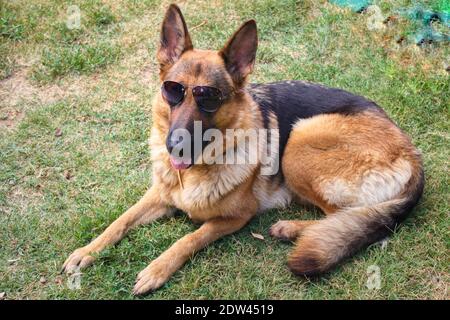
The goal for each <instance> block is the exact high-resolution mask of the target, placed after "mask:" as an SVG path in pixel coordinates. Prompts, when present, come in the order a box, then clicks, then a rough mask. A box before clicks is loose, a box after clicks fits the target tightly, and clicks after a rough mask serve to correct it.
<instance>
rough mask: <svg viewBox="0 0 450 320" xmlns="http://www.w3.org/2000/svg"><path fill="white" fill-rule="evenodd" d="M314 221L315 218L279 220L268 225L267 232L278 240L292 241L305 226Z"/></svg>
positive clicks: (315, 221)
mask: <svg viewBox="0 0 450 320" xmlns="http://www.w3.org/2000/svg"><path fill="white" fill-rule="evenodd" d="M315 223H317V220H280V221H278V222H277V223H275V224H274V225H273V226H272V227H270V230H269V233H270V235H271V236H272V237H275V238H278V239H280V240H284V241H294V240H296V239H297V238H298V237H299V236H300V234H301V233H302V231H303V230H304V229H305V228H306V227H308V226H311V225H313V224H315Z"/></svg>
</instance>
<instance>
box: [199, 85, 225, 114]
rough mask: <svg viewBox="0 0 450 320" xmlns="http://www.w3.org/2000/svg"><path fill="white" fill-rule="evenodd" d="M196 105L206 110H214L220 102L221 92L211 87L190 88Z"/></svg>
mask: <svg viewBox="0 0 450 320" xmlns="http://www.w3.org/2000/svg"><path fill="white" fill-rule="evenodd" d="M192 94H193V95H194V99H195V102H196V103H197V105H198V107H199V108H200V109H202V110H204V111H206V112H214V111H216V110H217V109H219V107H220V105H221V103H222V92H221V91H220V90H219V89H217V88H213V87H195V88H194V89H192Z"/></svg>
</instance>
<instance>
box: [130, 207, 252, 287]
mask: <svg viewBox="0 0 450 320" xmlns="http://www.w3.org/2000/svg"><path fill="white" fill-rule="evenodd" d="M251 217H252V216H251V215H247V216H245V217H233V218H216V219H212V220H209V221H207V222H205V223H204V224H203V225H202V226H201V227H200V228H199V229H197V230H196V231H194V232H193V233H190V234H188V235H186V236H184V237H183V238H181V239H180V240H178V241H177V242H175V243H174V244H173V245H172V246H171V247H170V248H169V249H168V250H166V251H165V252H164V253H163V254H161V255H160V256H159V257H158V258H156V259H155V260H153V261H152V263H150V265H149V266H148V267H147V268H145V269H144V270H142V271H141V273H139V275H138V277H137V282H136V285H135V286H134V289H133V294H135V295H140V294H144V293H146V292H148V291H152V290H155V289H158V288H159V287H161V286H162V285H163V284H164V283H166V282H167V280H169V278H170V276H171V275H172V274H173V273H175V272H176V271H177V270H178V269H179V268H180V267H181V266H182V265H183V264H184V263H185V262H186V261H187V260H188V259H189V258H190V257H191V256H192V255H193V254H194V253H196V252H197V251H199V250H200V249H202V248H204V247H205V246H207V245H208V244H210V243H211V242H213V241H215V240H217V239H219V238H221V237H223V236H225V235H227V234H230V233H233V232H235V231H237V230H239V229H241V228H242V227H243V226H245V224H246V223H247V222H248V221H249V220H250V219H251Z"/></svg>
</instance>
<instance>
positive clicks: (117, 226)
mask: <svg viewBox="0 0 450 320" xmlns="http://www.w3.org/2000/svg"><path fill="white" fill-rule="evenodd" d="M172 212H173V209H171V208H169V207H168V206H167V205H166V204H165V203H164V202H163V201H162V199H161V196H160V192H159V191H158V187H157V186H153V187H151V188H150V189H149V190H148V191H147V193H146V194H145V195H144V196H143V197H142V198H141V200H139V201H138V202H137V203H136V204H135V205H134V206H132V207H131V208H130V209H128V210H127V211H126V212H125V213H124V214H122V215H121V216H120V217H119V218H117V219H116V220H115V221H114V222H113V223H112V224H111V225H110V226H109V227H108V228H106V230H105V231H104V232H103V233H102V234H101V235H100V236H98V237H97V238H95V239H94V240H93V241H92V242H91V243H89V244H88V245H86V246H84V247H81V248H78V249H77V250H75V251H74V252H73V253H72V254H71V255H70V256H69V257H68V258H67V260H66V261H65V262H64V265H63V267H62V272H68V273H71V272H74V271H75V270H77V269H82V268H84V267H87V266H89V265H90V264H92V262H93V261H94V260H95V257H94V255H95V254H96V253H99V252H100V251H102V250H103V249H104V248H106V247H107V246H111V245H113V244H115V243H117V242H118V241H119V240H121V239H122V238H123V237H124V236H125V235H126V234H127V232H128V231H129V230H130V229H131V228H133V227H135V226H138V225H140V224H145V223H150V222H151V221H153V220H155V219H157V218H160V217H162V216H166V215H169V214H171V213H172Z"/></svg>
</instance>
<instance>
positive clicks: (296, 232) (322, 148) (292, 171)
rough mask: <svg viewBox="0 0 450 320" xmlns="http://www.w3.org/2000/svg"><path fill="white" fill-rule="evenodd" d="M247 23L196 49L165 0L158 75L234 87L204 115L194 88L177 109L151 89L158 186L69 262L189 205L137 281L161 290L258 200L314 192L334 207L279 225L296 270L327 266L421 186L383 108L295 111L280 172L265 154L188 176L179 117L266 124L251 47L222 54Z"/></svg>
mask: <svg viewBox="0 0 450 320" xmlns="http://www.w3.org/2000/svg"><path fill="white" fill-rule="evenodd" d="M171 28H174V29H173V30H172V29H171ZM239 30H240V31H239V32H241V31H242V33H239V32H237V33H236V34H235V35H234V36H233V38H232V40H230V41H229V42H228V44H227V45H226V46H225V47H224V49H222V50H221V51H219V52H216V51H208V50H196V49H193V48H192V43H191V40H190V37H189V34H188V33H187V29H186V25H185V22H184V19H183V18H182V16H181V12H180V11H179V9H178V7H176V6H174V5H172V6H170V7H169V10H168V12H167V13H166V17H165V20H164V21H163V33H164V32H167V33H168V34H164V35H163V37H162V40H161V41H162V43H161V46H160V49H159V51H158V61H159V62H160V77H161V80H162V81H164V80H171V81H177V82H181V83H183V84H185V85H187V86H193V85H213V84H214V83H213V81H214V79H217V77H218V76H220V77H221V82H220V83H219V85H221V86H223V90H228V89H230V92H231V93H232V95H231V98H230V99H228V100H227V101H226V102H225V103H224V104H223V105H222V106H221V107H220V109H219V110H218V111H217V113H216V114H215V115H214V116H213V117H206V116H205V115H204V114H202V113H201V112H199V110H198V109H197V108H195V107H194V104H193V101H192V96H191V95H190V94H188V95H187V96H186V100H185V101H184V102H183V104H182V106H180V107H178V108H177V109H175V110H171V108H170V107H169V105H168V104H167V103H166V102H165V101H164V99H163V98H162V96H161V93H160V92H159V93H158V94H157V95H156V96H155V98H154V101H153V109H152V112H153V117H152V119H153V126H152V130H151V137H150V141H149V143H150V148H151V160H152V164H153V174H152V183H153V185H152V187H151V188H150V189H149V190H148V192H147V193H146V194H145V195H144V197H143V198H142V199H141V200H140V201H139V202H138V203H137V204H135V205H134V206H133V207H132V208H130V209H129V210H128V211H126V212H125V213H124V214H123V215H122V216H120V217H119V218H118V219H117V220H116V221H114V222H113V223H112V224H111V225H110V226H109V227H108V228H107V229H106V230H105V231H104V232H103V233H102V234H101V235H100V236H99V237H98V238H96V239H94V240H93V241H92V242H91V243H90V244H88V245H86V246H85V247H82V248H79V249H77V250H75V252H74V253H72V255H70V256H69V258H68V259H67V260H66V261H65V263H64V265H63V269H64V270H65V271H67V272H73V271H75V270H76V269H77V268H78V267H86V266H87V265H89V264H91V263H92V262H93V261H94V255H95V253H98V252H100V251H101V250H103V249H104V248H106V247H108V246H111V245H113V244H115V243H116V242H117V241H119V240H120V239H121V238H123V237H124V236H125V234H126V233H127V232H128V231H129V230H130V229H131V228H133V227H136V226H138V225H140V224H143V223H150V222H151V221H153V220H155V219H157V218H160V217H163V216H167V215H170V214H172V213H173V212H174V211H175V210H176V209H181V210H183V211H184V212H186V213H187V214H188V215H189V217H190V218H192V219H193V220H195V221H198V222H203V225H202V226H201V227H200V228H199V229H198V230H197V231H195V232H193V233H191V234H188V235H186V236H185V237H183V238H182V239H180V240H178V241H177V242H176V243H175V244H173V245H172V246H171V247H170V248H169V249H168V250H167V251H165V252H164V253H163V254H162V255H161V256H160V257H158V258H157V259H156V260H154V261H153V262H151V263H150V265H149V266H148V267H147V268H146V269H144V270H143V271H142V272H141V273H140V274H139V276H138V279H137V283H136V286H135V288H134V291H133V292H134V293H135V294H142V293H145V292H148V291H151V290H155V289H157V288H159V287H160V286H162V285H163V284H164V283H165V282H166V281H167V280H168V279H169V278H170V276H171V275H172V274H173V273H174V272H176V271H177V270H178V269H179V268H180V267H181V266H182V265H183V264H184V263H185V262H186V261H187V260H188V259H189V257H190V256H191V255H192V254H194V253H195V252H197V251H198V250H200V249H201V248H203V247H205V246H206V245H208V244H209V243H211V242H212V241H215V240H216V239H218V238H220V237H222V236H224V235H227V234H230V233H232V232H235V231H237V230H239V229H240V228H242V227H243V226H244V225H245V224H246V223H247V222H248V221H249V220H250V219H251V218H252V217H253V216H255V215H256V214H257V213H258V212H262V211H264V210H266V209H270V208H276V207H285V206H287V205H289V203H290V202H291V200H292V199H293V198H296V199H303V200H307V201H309V202H310V203H312V204H314V205H316V206H318V207H320V208H321V209H322V210H323V211H324V213H326V214H329V215H330V217H329V218H327V219H325V220H323V221H280V222H279V223H277V224H275V225H274V226H273V227H272V229H271V234H272V235H273V236H276V237H279V238H283V239H289V240H295V239H297V238H298V240H297V241H298V242H297V246H296V248H295V249H294V251H293V252H292V254H291V255H290V257H289V266H290V268H291V269H292V270H293V271H294V272H296V273H301V274H309V273H310V272H320V271H326V270H328V269H329V268H330V267H331V266H332V265H334V264H335V263H337V262H338V261H340V260H341V259H342V258H343V257H345V256H346V255H347V254H348V252H349V249H348V243H347V242H348V240H347V237H348V238H352V235H355V236H354V237H353V238H355V237H356V238H357V237H361V232H365V231H366V229H364V228H367V231H370V229H369V224H370V223H374V221H375V222H377V221H379V222H380V225H381V227H383V223H384V221H387V222H389V221H390V220H389V219H390V217H389V212H391V211H390V210H391V209H392V208H394V207H395V206H399V205H402V204H403V203H405V199H407V195H408V193H411V192H414V190H415V188H416V186H417V184H418V183H419V180H420V178H421V176H420V175H421V172H422V171H421V170H422V169H421V168H422V164H421V160H420V155H419V154H418V152H417V150H416V149H415V148H414V146H413V145H412V144H411V142H410V140H409V139H408V138H407V137H406V136H405V135H404V134H403V133H402V132H401V131H400V129H398V128H397V127H396V126H395V125H394V124H393V123H392V122H391V121H390V120H389V119H388V118H387V117H386V115H385V114H384V113H382V112H381V111H379V112H375V111H366V112H363V113H359V114H355V115H351V116H344V115H339V114H326V115H319V116H315V117H313V118H309V119H304V120H299V121H298V122H297V123H296V124H295V126H294V129H293V131H292V132H291V135H290V137H289V140H288V143H287V146H286V149H285V152H284V156H283V157H282V159H281V160H282V161H281V166H282V169H283V173H284V178H285V179H284V180H283V179H282V177H281V175H278V176H276V177H268V176H262V175H261V174H260V171H259V170H260V168H261V163H257V164H242V165H219V164H213V165H207V164H195V165H194V166H192V167H190V168H189V169H187V170H183V171H181V173H180V174H181V178H182V181H183V186H184V187H183V188H181V187H180V184H179V182H178V176H177V171H176V170H174V169H173V168H172V167H171V165H170V161H169V154H168V152H167V149H166V145H165V141H166V138H167V136H168V133H169V130H170V128H171V126H172V125H173V124H174V123H176V124H178V125H179V126H181V127H183V126H186V125H187V124H189V123H190V122H192V121H195V120H199V121H202V122H203V123H204V124H206V125H213V124H214V126H215V127H216V128H218V129H220V130H222V131H224V130H226V129H250V128H253V129H254V128H263V127H264V125H263V116H262V114H261V111H260V109H259V108H258V106H257V105H256V103H255V102H254V101H253V100H252V98H251V96H250V95H249V93H248V92H247V91H246V90H245V89H244V87H245V82H246V76H247V74H248V73H249V72H250V71H251V70H252V68H253V63H254V61H251V58H252V57H253V56H252V54H253V53H252V52H250V53H249V54H248V56H247V57H245V55H244V57H245V58H246V59H247V60H248V61H247V60H245V61H247V64H248V65H238V67H239V68H240V69H239V68H237V67H236V68H237V69H236V68H235V67H233V66H229V65H225V62H224V61H225V60H227V59H231V58H232V57H233V50H235V49H234V47H237V48H238V49H239V43H238V44H236V42H239V41H242V39H240V38H244V40H245V37H250V38H252V39H253V41H255V39H254V37H255V36H256V35H255V34H254V33H255V32H256V25H255V24H254V22H252V21H249V22H247V23H246V24H244V25H243V26H242V27H241V29H239ZM234 37H238V38H237V39H238V40H236V39H235V38H234ZM177 41H178V42H177ZM230 46H234V47H230ZM169 49H170V50H172V51H170V52H168V50H169ZM238 49H236V50H238ZM255 50H256V48H255ZM240 56H242V53H240ZM230 57H231V58H230ZM239 72H240V73H239ZM267 98H268V99H269V98H270V97H267ZM269 128H278V123H277V120H276V117H275V116H274V115H273V114H270V115H269ZM278 139H279V137H278V135H276V136H272V137H271V141H269V143H275V142H277V141H278ZM225 145H226V147H227V148H236V144H235V141H234V140H233V141H225Z"/></svg>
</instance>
